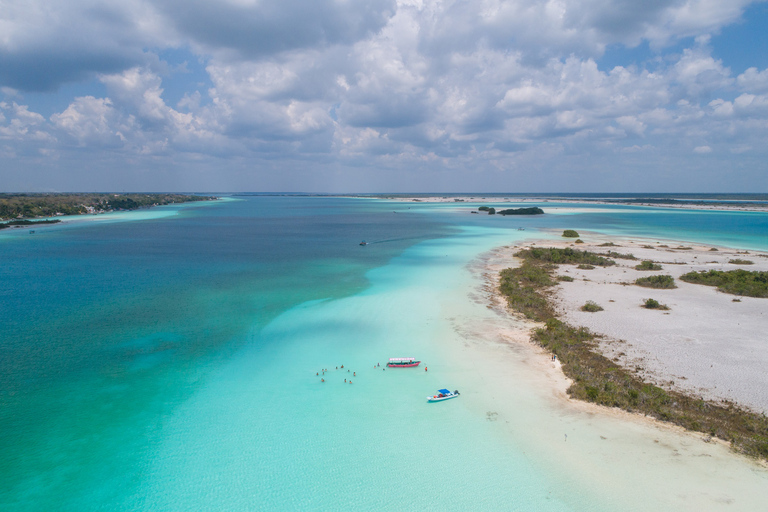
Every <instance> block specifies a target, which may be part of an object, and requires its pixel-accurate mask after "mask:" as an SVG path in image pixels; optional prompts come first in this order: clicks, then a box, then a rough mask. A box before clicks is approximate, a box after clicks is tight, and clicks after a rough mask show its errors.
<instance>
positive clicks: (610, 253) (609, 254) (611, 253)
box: [602, 251, 637, 260]
mask: <svg viewBox="0 0 768 512" xmlns="http://www.w3.org/2000/svg"><path fill="white" fill-rule="evenodd" d="M602 255H603V256H607V257H609V258H616V259H619V260H636V259H637V258H636V257H635V255H634V254H621V253H620V252H616V251H608V252H605V253H603V254H602Z"/></svg>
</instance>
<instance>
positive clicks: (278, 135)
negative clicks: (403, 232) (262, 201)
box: [0, 0, 768, 193]
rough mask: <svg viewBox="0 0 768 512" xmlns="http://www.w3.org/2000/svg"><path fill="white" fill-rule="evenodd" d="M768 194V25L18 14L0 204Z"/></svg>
mask: <svg viewBox="0 0 768 512" xmlns="http://www.w3.org/2000/svg"><path fill="white" fill-rule="evenodd" d="M66 191H114V192H121V191H125V192H129V191H135V192H142V191H187V192H204V191H206V192H228V191H229V192H236V191H253V192H324V193H355V192H360V193H375V192H382V193H385V192H502V193H508V192H509V193H513V192H768V3H765V2H764V1H751V0H728V1H723V0H644V1H642V2H639V1H637V0H508V1H505V0H444V1H441V0H219V1H216V2H213V1H210V0H183V1H182V0H122V1H121V2H104V1H103V0H65V1H60V2H51V1H50V0H0V192H66Z"/></svg>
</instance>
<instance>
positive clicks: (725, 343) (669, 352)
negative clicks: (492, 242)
mask: <svg viewBox="0 0 768 512" xmlns="http://www.w3.org/2000/svg"><path fill="white" fill-rule="evenodd" d="M581 237H582V239H583V240H584V241H585V243H583V244H574V242H573V240H565V239H563V240H562V241H561V240H557V241H552V240H545V241H539V242H538V243H537V242H532V243H529V244H525V245H521V246H515V247H511V248H509V249H506V250H504V251H503V254H504V255H505V256H506V257H507V260H506V261H504V262H501V263H496V264H495V267H494V269H493V270H497V267H502V268H503V267H504V266H505V265H506V266H513V265H515V264H516V262H515V261H514V260H515V259H514V257H513V256H512V254H513V253H514V252H516V251H517V250H518V249H520V248H523V247H530V246H531V245H534V244H535V245H540V246H552V247H570V246H573V247H574V248H577V249H579V250H586V251H591V252H596V253H605V252H608V251H609V250H610V251H614V252H618V253H622V254H632V255H634V256H635V257H636V258H637V260H628V259H618V258H615V261H616V265H614V266H610V267H595V268H594V269H589V270H587V269H578V268H577V267H576V266H575V265H561V266H560V268H559V269H558V274H560V275H564V276H570V277H571V278H573V279H574V281H573V282H561V283H560V284H559V285H558V286H556V287H555V289H554V294H553V298H554V300H555V303H556V305H557V308H558V310H559V313H560V315H561V317H562V318H563V319H564V320H566V321H567V322H569V323H571V324H572V325H577V326H584V327H587V328H589V329H590V330H591V331H593V332H595V333H598V334H600V335H602V343H601V345H600V349H601V351H602V352H603V354H604V355H606V356H607V357H609V358H610V359H612V360H614V361H615V362H617V363H618V364H620V365H621V366H623V367H625V368H628V369H631V370H633V371H636V372H637V373H639V374H640V375H641V376H642V377H643V379H645V380H646V381H649V382H653V383H655V384H657V385H659V386H661V387H664V388H667V389H675V390H678V391H682V392H685V393H686V394H689V395H694V396H700V397H702V398H705V399H709V400H715V401H723V400H726V401H732V402H736V403H738V404H739V405H741V406H745V407H748V408H751V409H753V410H755V411H757V412H762V413H766V412H768V374H766V372H765V371H764V369H765V367H766V365H767V364H768V351H766V350H765V346H766V340H765V336H764V334H765V332H766V331H767V330H768V314H766V313H767V312H768V307H766V306H768V301H767V300H766V299H762V298H753V297H737V296H735V295H731V294H726V293H721V292H719V291H717V289H715V288H714V287H710V286H702V285H698V284H690V283H686V282H683V281H681V280H679V279H678V278H679V276H680V275H682V274H685V273H687V272H690V271H701V270H711V269H715V270H733V269H736V268H742V269H746V270H759V271H767V270H768V255H766V254H761V253H757V252H754V251H751V252H746V251H736V250H733V249H727V248H723V247H719V248H715V249H717V250H716V251H715V250H712V249H713V247H712V246H702V245H690V244H688V245H685V244H682V243H675V242H670V241H659V240H651V239H626V238H623V239H617V238H615V237H608V236H605V235H600V234H594V233H581ZM605 243H614V244H616V246H610V247H606V246H601V244H605ZM735 259H742V260H748V261H752V262H753V264H751V265H738V264H732V263H729V261H730V260H735ZM641 260H652V261H654V262H656V263H658V264H660V265H661V266H662V270H658V271H640V270H636V269H635V265H637V264H638V263H639V262H640V261H641ZM507 263H508V264H507ZM653 274H663V275H671V276H673V277H674V278H675V282H676V285H677V288H675V289H669V290H660V289H650V288H643V287H640V286H637V285H634V284H631V283H634V281H635V280H636V279H637V278H639V277H644V276H648V275H653ZM647 298H653V299H656V300H658V301H659V302H661V303H662V304H665V305H667V306H668V307H669V308H670V309H669V310H668V311H660V310H648V309H645V308H643V307H641V305H642V304H643V302H644V300H645V299H647ZM588 300H591V301H594V302H596V303H597V304H598V305H600V306H601V307H603V308H604V311H599V312H596V313H590V312H585V311H581V306H583V305H584V303H585V302H586V301H588Z"/></svg>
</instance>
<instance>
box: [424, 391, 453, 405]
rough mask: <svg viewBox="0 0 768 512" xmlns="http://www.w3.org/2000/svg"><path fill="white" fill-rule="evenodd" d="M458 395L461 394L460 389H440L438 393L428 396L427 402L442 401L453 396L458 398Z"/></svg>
mask: <svg viewBox="0 0 768 512" xmlns="http://www.w3.org/2000/svg"><path fill="white" fill-rule="evenodd" d="M457 396H459V391H458V390H456V391H454V392H453V393H451V392H450V391H448V390H447V389H438V390H437V394H436V395H433V396H428V397H427V402H442V401H443V400H450V399H451V398H456V397H457Z"/></svg>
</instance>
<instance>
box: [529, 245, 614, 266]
mask: <svg viewBox="0 0 768 512" xmlns="http://www.w3.org/2000/svg"><path fill="white" fill-rule="evenodd" d="M515 256H517V257H518V258H524V259H530V260H534V261H543V262H547V263H553V264H555V265H561V264H571V265H575V264H579V263H586V264H589V265H598V266H601V267H607V266H610V265H615V264H616V262H615V261H613V260H610V259H608V258H604V257H602V256H600V255H598V254H595V253H593V252H589V251H579V250H576V249H571V248H570V247H566V248H565V249H556V248H554V247H546V248H545V247H534V248H531V249H527V250H523V251H518V252H517V253H516V254H515Z"/></svg>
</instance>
